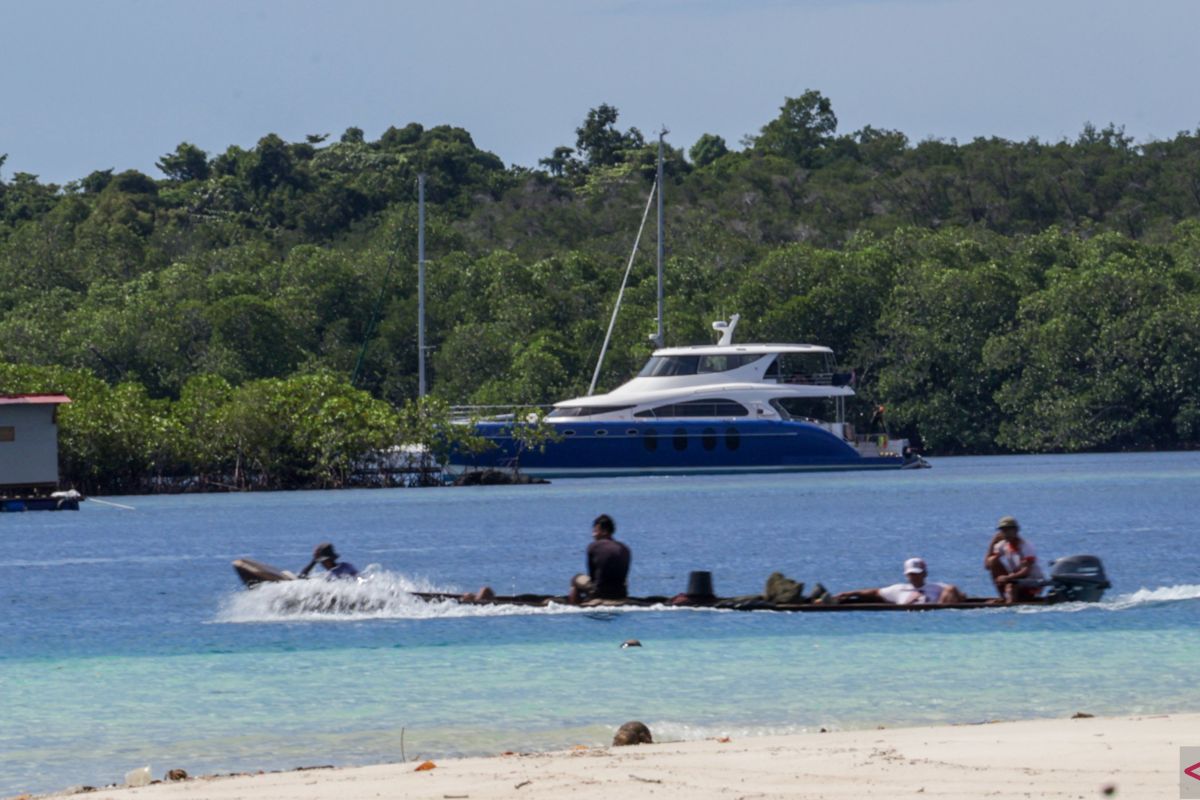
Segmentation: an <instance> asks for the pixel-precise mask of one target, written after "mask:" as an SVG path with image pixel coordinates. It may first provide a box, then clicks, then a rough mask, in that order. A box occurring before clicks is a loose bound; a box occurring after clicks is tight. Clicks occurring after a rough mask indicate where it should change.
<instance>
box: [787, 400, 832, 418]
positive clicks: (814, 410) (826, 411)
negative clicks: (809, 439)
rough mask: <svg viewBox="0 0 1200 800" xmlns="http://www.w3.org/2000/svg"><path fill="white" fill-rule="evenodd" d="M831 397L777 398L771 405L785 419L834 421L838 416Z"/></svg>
mask: <svg viewBox="0 0 1200 800" xmlns="http://www.w3.org/2000/svg"><path fill="white" fill-rule="evenodd" d="M834 402H835V401H834V400H833V398H830V397H776V398H775V399H773V400H772V401H771V405H772V406H773V407H774V408H775V410H776V411H778V412H779V416H781V417H783V418H784V419H810V420H818V419H834V418H835V417H836V416H837V412H836V409H835V407H834Z"/></svg>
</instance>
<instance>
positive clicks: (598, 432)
mask: <svg viewBox="0 0 1200 800" xmlns="http://www.w3.org/2000/svg"><path fill="white" fill-rule="evenodd" d="M596 435H597V436H608V430H607V429H606V428H597V429H596Z"/></svg>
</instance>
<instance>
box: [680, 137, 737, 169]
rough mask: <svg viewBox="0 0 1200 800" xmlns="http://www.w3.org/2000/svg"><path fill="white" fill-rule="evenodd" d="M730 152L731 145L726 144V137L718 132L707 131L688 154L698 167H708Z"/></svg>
mask: <svg viewBox="0 0 1200 800" xmlns="http://www.w3.org/2000/svg"><path fill="white" fill-rule="evenodd" d="M728 152H729V147H728V146H727V145H726V144H725V140H724V139H722V138H721V137H720V136H717V135H716V134H712V133H706V134H704V135H702V136H701V137H700V138H699V139H697V140H696V143H695V144H694V145H692V149H691V150H689V151H688V156H689V157H691V159H692V163H693V164H695V165H696V166H697V167H707V166H708V165H709V164H711V163H712V162H714V161H716V160H717V159H718V158H720V157H721V156H723V155H725V154H726V153H728Z"/></svg>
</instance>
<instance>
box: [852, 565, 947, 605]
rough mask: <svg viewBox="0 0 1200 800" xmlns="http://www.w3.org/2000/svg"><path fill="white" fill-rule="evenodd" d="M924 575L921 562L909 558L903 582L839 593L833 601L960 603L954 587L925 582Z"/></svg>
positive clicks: (901, 603)
mask: <svg viewBox="0 0 1200 800" xmlns="http://www.w3.org/2000/svg"><path fill="white" fill-rule="evenodd" d="M927 576H928V569H927V568H926V566H925V559H923V558H910V559H908V560H907V561H905V562H904V577H905V578H906V579H907V582H906V583H893V584H892V585H891V586H883V587H881V588H879V589H860V590H858V591H856V592H842V593H841V594H839V595H837V596H836V597H835V598H834V599H835V600H837V601H838V602H855V603H892V604H894V605H900V606H907V605H917V604H926V603H929V604H935V603H961V602H962V601H963V599H964V598H963V594H962V592H960V591H959V590H958V587H957V586H954V585H952V584H949V583H936V582H933V581H927V580H926V577H927Z"/></svg>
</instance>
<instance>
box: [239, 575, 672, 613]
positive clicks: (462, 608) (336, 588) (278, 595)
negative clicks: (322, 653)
mask: <svg viewBox="0 0 1200 800" xmlns="http://www.w3.org/2000/svg"><path fill="white" fill-rule="evenodd" d="M461 591H462V590H461V589H457V588H454V587H447V586H438V585H435V584H433V583H431V582H429V581H425V580H422V579H416V578H411V577H409V576H406V575H402V574H399V573H394V572H388V571H386V570H381V569H377V568H374V567H373V566H372V567H368V568H367V569H366V570H364V571H363V573H362V575H361V576H360V577H359V578H358V579H357V580H353V581H350V580H333V581H331V580H304V581H280V582H278V583H263V584H259V585H258V586H256V587H254V588H253V589H250V590H239V591H236V592H232V593H231V594H230V595H228V596H227V597H226V598H225V599H224V600H223V601H222V603H221V608H220V610H219V611H218V613H217V616H216V620H215V621H216V622H228V623H262V622H302V621H330V622H345V621H356V620H371V619H443V618H445V619H450V618H459V617H507V616H524V615H530V614H597V613H612V612H613V611H614V610H615V609H611V608H604V609H597V608H580V607H578V606H565V605H558V604H554V605H549V606H516V605H470V604H463V603H458V602H456V601H454V600H436V601H435V600H425V599H422V598H420V597H417V596H416V595H415V594H414V592H439V593H442V592H444V593H449V594H458V593H460V592H461ZM652 608H653V607H652ZM658 609H659V610H662V607H658ZM620 610H621V611H622V612H625V611H633V610H640V611H644V610H647V609H644V608H641V609H632V608H630V609H624V608H623V609H620Z"/></svg>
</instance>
